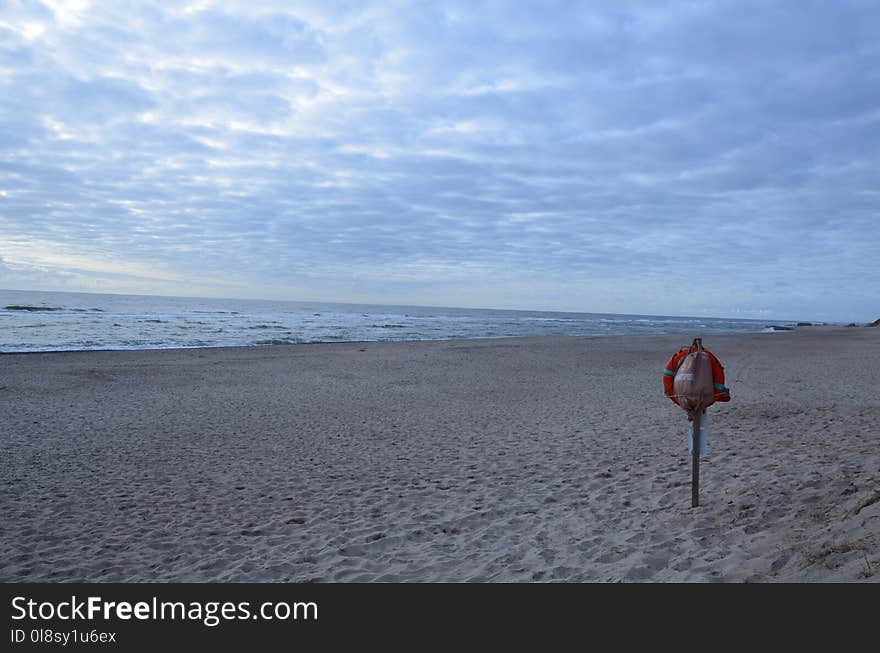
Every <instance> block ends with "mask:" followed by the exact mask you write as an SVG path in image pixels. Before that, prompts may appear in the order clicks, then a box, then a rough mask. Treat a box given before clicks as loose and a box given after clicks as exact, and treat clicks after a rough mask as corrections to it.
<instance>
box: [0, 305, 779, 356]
mask: <svg viewBox="0 0 880 653" xmlns="http://www.w3.org/2000/svg"><path fill="white" fill-rule="evenodd" d="M766 328H767V324H766V323H765V322H761V321H757V320H737V319H722V318H708V317H665V316H657V315H614V314H600V313H561V312H541V311H512V310H494V309H468V308H435V307H417V306H383V305H375V304H333V303H316V302H292V301H291V302H287V301H264V300H243V299H194V298H185V297H148V296H142V295H104V294H87V293H62V292H32V291H17V290H0V351H2V352H29V351H71V350H87V349H165V348H180V347H231V346H258V345H280V344H295V343H307V342H343V341H355V342H359V341H399V340H446V339H453V338H502V337H508V336H549V335H559V336H584V335H623V334H640V333H686V334H688V336H691V335H702V334H707V333H745V332H759V331H763V330H764V329H766Z"/></svg>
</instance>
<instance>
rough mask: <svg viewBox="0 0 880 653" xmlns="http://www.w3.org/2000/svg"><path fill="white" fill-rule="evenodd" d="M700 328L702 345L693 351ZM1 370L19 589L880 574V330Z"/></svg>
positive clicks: (9, 532)
mask: <svg viewBox="0 0 880 653" xmlns="http://www.w3.org/2000/svg"><path fill="white" fill-rule="evenodd" d="M694 335H700V334H694ZM689 341H690V338H688V337H684V336H635V337H601V338H598V337H595V338H594V337H564V338H563V337H559V338H554V337H550V338H521V339H499V340H472V341H464V340H459V341H435V342H407V343H372V342H371V343H342V344H315V345H293V346H273V347H251V348H215V349H188V350H179V349H178V350H156V351H127V352H121V351H115V352H111V351H107V352H70V353H51V354H9V355H3V356H0V412H2V424H3V426H2V430H0V434H2V435H0V440H2V449H3V452H4V453H3V464H2V466H0V486H2V493H0V514H2V515H3V518H2V520H0V581H4V582H31V581H53V582H54V581H58V582H60V581H108V582H109V581H117V582H119V581H122V582H132V581H160V582H169V581H180V582H183V581H218V582H227V581H229V582H232V581H256V582H261V581H276V582H287V581H294V582H300V581H318V582H349V581H380V582H413V581H419V582H436V581H451V582H484V581H489V582H494V581H513V582H545V581H574V582H610V581H624V582H646V581H654V582H656V581H662V582H670V581H673V582H682V581H683V582H709V581H721V582H743V581H756V582H778V581H788V582H791V581H794V582H816V581H820V582H828V581H834V582H877V581H878V579H880V501H876V499H877V498H878V497H880V494H878V493H880V428H878V424H880V393H878V388H880V328H877V329H874V328H864V327H859V328H833V327H804V328H799V329H797V330H796V331H791V332H782V333H770V334H749V335H712V336H707V337H705V338H704V344H705V346H706V347H707V348H709V349H710V350H712V351H713V352H714V353H715V354H716V355H717V356H718V357H719V358H720V359H721V361H722V362H723V363H724V365H725V368H726V371H727V385H728V386H729V387H730V389H731V394H732V401H731V402H730V403H727V404H716V405H715V406H713V407H712V408H710V409H709V451H708V455H707V456H706V457H705V458H704V460H703V462H702V474H701V501H702V505H701V506H700V507H699V508H696V509H693V508H691V505H690V490H691V488H690V456H689V455H688V450H687V419H686V416H685V415H684V413H683V412H682V411H681V410H680V409H679V408H677V407H676V406H675V405H673V404H672V402H670V401H669V400H668V399H667V398H666V397H664V396H663V394H662V381H661V372H662V368H663V364H664V363H665V362H666V360H667V359H668V357H669V356H670V355H671V354H672V353H673V352H674V351H675V350H676V349H677V348H678V347H680V346H682V345H685V344H688V343H689Z"/></svg>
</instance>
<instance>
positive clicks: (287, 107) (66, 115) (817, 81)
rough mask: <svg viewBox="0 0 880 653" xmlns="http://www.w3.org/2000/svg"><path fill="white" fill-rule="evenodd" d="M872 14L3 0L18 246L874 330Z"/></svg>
mask: <svg viewBox="0 0 880 653" xmlns="http://www.w3.org/2000/svg"><path fill="white" fill-rule="evenodd" d="M878 27H880V9H877V8H875V7H873V6H872V5H870V4H867V3H861V2H840V3H833V4H830V3H802V2H794V1H792V2H779V3H772V4H767V3H758V2H756V3H748V6H744V4H743V3H742V2H727V1H714V2H701V3H691V2H676V3H668V4H664V6H663V7H659V6H658V5H656V3H652V2H644V3H628V4H626V5H625V6H624V5H620V4H619V3H612V2H608V3H589V4H580V3H565V2H560V3H541V4H540V5H526V4H523V3H471V2H452V3H442V4H436V3H396V2H375V3H345V2H339V3H307V2H306V3H296V5H295V6H293V7H291V5H290V3H287V2H277V3H273V2H267V3H252V2H243V1H242V2H238V1H228V2H200V3H189V4H188V5H187V4H180V3H171V2H169V3H157V4H151V5H149V6H147V5H130V4H128V3H120V4H116V3H88V2H83V3H55V2H45V3H39V2H14V3H7V5H6V6H5V7H4V10H3V12H2V13H0V150H2V152H3V157H2V159H0V229H2V233H3V234H4V237H3V239H2V240H0V256H2V257H3V260H4V261H5V263H6V265H7V266H12V265H18V266H19V267H22V266H25V265H31V266H35V267H32V268H31V273H32V274H36V275H39V274H41V273H42V274H45V275H46V276H45V280H46V281H45V283H46V286H47V287H50V286H52V284H56V282H57V279H56V277H53V276H51V275H52V274H53V273H56V272H62V271H63V272H64V274H67V275H80V276H79V277H76V278H77V279H90V280H91V281H90V282H89V283H88V284H87V286H88V288H87V289H90V290H95V289H104V290H108V291H112V290H124V289H129V291H130V289H131V288H135V287H136V288H137V289H138V290H144V291H149V289H150V288H153V289H154V290H155V291H156V292H158V291H162V292H170V293H179V294H192V292H191V290H190V289H191V288H192V287H193V283H195V282H194V280H195V279H200V280H201V281H199V283H200V284H201V285H200V286H199V287H200V288H202V290H203V291H204V292H205V293H208V294H217V295H223V294H227V295H230V294H231V295H241V294H242V293H244V294H248V295H253V296H263V297H278V298H289V299H299V298H308V299H325V300H353V301H383V302H392V303H405V302H411V303H420V304H434V305H437V304H447V305H461V304H467V305H474V306H498V307H522V308H529V307H534V308H548V309H568V310H584V311H618V312H636V313H648V312H654V313H664V314H684V313H694V312H697V313H701V314H704V313H706V312H707V311H708V312H709V314H718V315H743V314H747V313H754V314H761V315H763V314H766V312H767V311H769V312H770V313H771V314H773V315H777V316H780V317H801V316H802V317H804V318H808V319H809V318H812V319H840V320H842V321H849V320H857V321H862V320H867V319H869V318H871V316H872V315H873V314H874V313H875V312H876V305H877V303H878V301H877V300H878V296H877V290H876V288H880V271H878V270H880V269H878V267H877V266H876V265H875V263H874V261H876V260H877V259H878V255H880V232H878V230H877V228H876V215H877V200H878V196H877V193H876V190H875V189H876V188H877V186H878V178H877V170H878V169H880V166H878V155H880V130H878V122H880V112H878V110H877V108H876V107H877V106H880V83H878V81H880V80H878V79H877V77H878V75H880V73H877V72H876V71H878V70H880V66H878V63H880V61H878V59H880V50H878V48H877V47H876V45H875V43H874V41H875V39H874V34H875V33H876V30H877V28H878ZM11 243H16V245H15V246H12V244H11ZM22 243H31V244H32V245H31V247H30V249H29V250H28V252H29V254H27V255H25V254H24V253H23V252H24V249H23V247H24V246H23V245H22ZM35 244H38V245H39V247H37V245H35ZM40 248H42V250H41V251H44V252H48V251H52V252H56V254H55V255H53V257H48V258H47V256H43V257H42V258H40V257H37V258H34V257H35V256H36V255H35V254H34V252H36V251H37V250H38V249H40ZM58 252H63V256H62V259H63V260H61V259H59V258H58V256H59V255H58V254H57V253H58ZM28 257H30V258H28ZM96 261H97V262H98V263H96ZM95 265H99V267H101V266H103V267H101V269H100V270H98V269H95ZM157 270H159V271H161V272H160V273H159V274H158V276H157V275H156V274H155V271H157ZM41 271H42V272H41ZM117 273H118V274H117ZM151 275H152V276H151ZM29 279H30V278H29ZM126 279H128V281H125V280H126ZM135 280H136V281H137V283H135ZM10 283H12V281H10ZM22 283H23V282H22ZM28 283H31V281H28ZM70 283H74V282H72V281H71V282H70ZM70 283H68V285H65V286H64V287H71V286H70ZM83 283H85V282H83ZM101 284H103V285H101ZM126 284H127V285H126ZM151 284H153V285H152V286H151ZM84 289H85V286H84ZM871 319H873V318H871Z"/></svg>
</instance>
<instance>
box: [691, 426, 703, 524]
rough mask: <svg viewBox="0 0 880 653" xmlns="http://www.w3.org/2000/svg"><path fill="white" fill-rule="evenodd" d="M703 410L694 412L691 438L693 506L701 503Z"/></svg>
mask: <svg viewBox="0 0 880 653" xmlns="http://www.w3.org/2000/svg"><path fill="white" fill-rule="evenodd" d="M702 418H703V411H699V412H696V413H694V434H693V436H692V438H691V440H692V441H691V448H692V449H693V470H692V476H691V507H692V508H696V507H697V506H699V505H700V422H702V421H703V420H702Z"/></svg>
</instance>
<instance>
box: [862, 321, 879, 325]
mask: <svg viewBox="0 0 880 653" xmlns="http://www.w3.org/2000/svg"><path fill="white" fill-rule="evenodd" d="M865 326H880V320H874V321H873V322H869V323H868V324H866V325H865Z"/></svg>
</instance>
